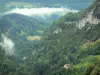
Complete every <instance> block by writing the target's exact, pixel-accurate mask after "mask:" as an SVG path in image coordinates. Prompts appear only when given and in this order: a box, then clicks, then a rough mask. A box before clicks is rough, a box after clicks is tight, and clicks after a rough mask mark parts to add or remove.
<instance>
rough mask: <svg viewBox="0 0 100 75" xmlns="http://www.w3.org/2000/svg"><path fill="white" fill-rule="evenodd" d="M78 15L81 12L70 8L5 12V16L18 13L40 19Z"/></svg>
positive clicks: (26, 9)
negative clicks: (69, 14) (67, 14)
mask: <svg viewBox="0 0 100 75" xmlns="http://www.w3.org/2000/svg"><path fill="white" fill-rule="evenodd" d="M69 12H72V13H77V12H79V11H78V10H73V9H70V8H64V7H61V8H49V7H42V8H30V9H29V8H23V9H20V8H16V9H13V10H11V11H7V12H5V14H11V13H18V14H22V15H27V16H39V17H43V18H45V17H48V16H52V15H58V16H64V15H65V14H66V13H69Z"/></svg>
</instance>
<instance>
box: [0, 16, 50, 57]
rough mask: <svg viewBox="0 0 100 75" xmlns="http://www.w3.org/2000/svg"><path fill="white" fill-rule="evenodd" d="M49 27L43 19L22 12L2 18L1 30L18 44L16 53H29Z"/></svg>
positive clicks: (0, 21) (0, 22)
mask: <svg viewBox="0 0 100 75" xmlns="http://www.w3.org/2000/svg"><path fill="white" fill-rule="evenodd" d="M46 28H48V26H47V24H46V23H44V22H43V21H39V20H37V19H34V18H31V17H27V16H24V15H20V14H9V15H5V16H3V17H2V18H1V20H0V31H2V34H5V35H6V36H8V37H9V38H11V39H12V40H13V41H14V43H15V44H16V54H17V55H21V56H23V54H21V53H22V52H23V51H24V55H25V53H26V54H27V51H28V50H29V48H31V47H32V46H33V43H35V41H38V40H40V39H41V36H42V34H43V32H44V30H45V29H46Z"/></svg>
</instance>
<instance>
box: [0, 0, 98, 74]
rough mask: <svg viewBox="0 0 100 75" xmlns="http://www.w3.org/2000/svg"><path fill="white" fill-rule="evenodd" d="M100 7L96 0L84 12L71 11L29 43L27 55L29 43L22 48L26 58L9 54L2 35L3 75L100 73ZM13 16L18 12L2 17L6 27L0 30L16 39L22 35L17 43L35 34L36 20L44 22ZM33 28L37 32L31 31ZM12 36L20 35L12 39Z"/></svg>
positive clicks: (0, 69)
mask: <svg viewBox="0 0 100 75" xmlns="http://www.w3.org/2000/svg"><path fill="white" fill-rule="evenodd" d="M99 7H100V1H99V0H96V1H95V2H94V4H92V5H91V6H90V7H89V8H87V9H86V10H85V11H84V12H83V11H80V12H78V13H68V14H66V15H65V16H63V17H61V18H60V19H59V20H57V21H55V22H54V23H53V24H52V26H51V27H50V28H49V29H48V30H46V31H45V32H44V33H43V35H42V37H41V39H40V41H39V42H38V43H35V44H34V43H30V44H31V45H30V44H28V45H27V47H28V49H29V50H27V51H26V52H27V54H25V55H24V53H26V52H24V48H26V45H25V47H24V48H22V47H21V49H23V50H22V51H23V52H22V53H21V52H20V51H19V53H21V54H22V58H23V59H22V58H21V56H20V58H19V56H16V55H10V56H9V55H6V53H5V50H4V47H5V46H2V37H1V38H0V40H1V42H0V75H100V13H99V11H100V9H99ZM12 16H19V15H16V14H12V15H10V16H9V15H7V16H4V17H3V18H2V19H1V22H0V23H1V24H0V26H2V28H3V29H1V31H0V33H1V34H2V33H4V32H5V30H7V33H5V34H7V35H8V34H9V35H10V36H9V38H11V39H14V40H16V38H19V37H20V40H19V41H18V42H21V41H22V40H23V39H21V37H26V36H28V35H31V34H33V35H35V34H34V32H35V31H34V30H35V29H36V28H37V27H36V26H38V24H37V23H39V26H40V24H41V22H38V21H37V20H35V19H32V18H31V19H30V18H28V17H25V16H24V19H23V17H21V16H22V15H20V16H19V18H20V19H21V20H19V19H16V18H15V17H12ZM8 18H9V19H8ZM31 20H32V21H31ZM34 21H35V22H34ZM4 25H6V26H8V27H5V26H4ZM23 25H24V26H23ZM27 25H28V27H29V28H28V27H27ZM9 27H10V28H9ZM0 28H1V27H0ZM17 28H18V30H17ZM27 28H28V29H30V30H28V29H27ZM31 28H32V30H31ZM38 28H41V27H38ZM4 29H5V30H4ZM19 29H20V30H19ZM14 30H16V31H15V33H13V32H14ZM41 30H42V29H41ZM32 31H34V32H33V33H31V32H32ZM36 35H37V33H36ZM38 35H41V34H38ZM12 36H17V37H16V38H12ZM21 44H22V43H21ZM21 44H20V45H18V47H20V46H21ZM32 45H33V46H32ZM30 46H32V47H30Z"/></svg>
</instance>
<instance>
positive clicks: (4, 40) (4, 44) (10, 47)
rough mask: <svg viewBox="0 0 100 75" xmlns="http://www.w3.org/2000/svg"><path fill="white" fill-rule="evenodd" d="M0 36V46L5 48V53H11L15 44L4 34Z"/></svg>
mask: <svg viewBox="0 0 100 75" xmlns="http://www.w3.org/2000/svg"><path fill="white" fill-rule="evenodd" d="M1 38H2V41H1V42H0V46H1V47H2V48H3V49H4V50H5V53H6V54H7V55H13V54H14V46H15V44H14V42H13V41H12V40H11V39H9V38H8V37H7V36H5V35H4V34H2V35H1Z"/></svg>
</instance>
